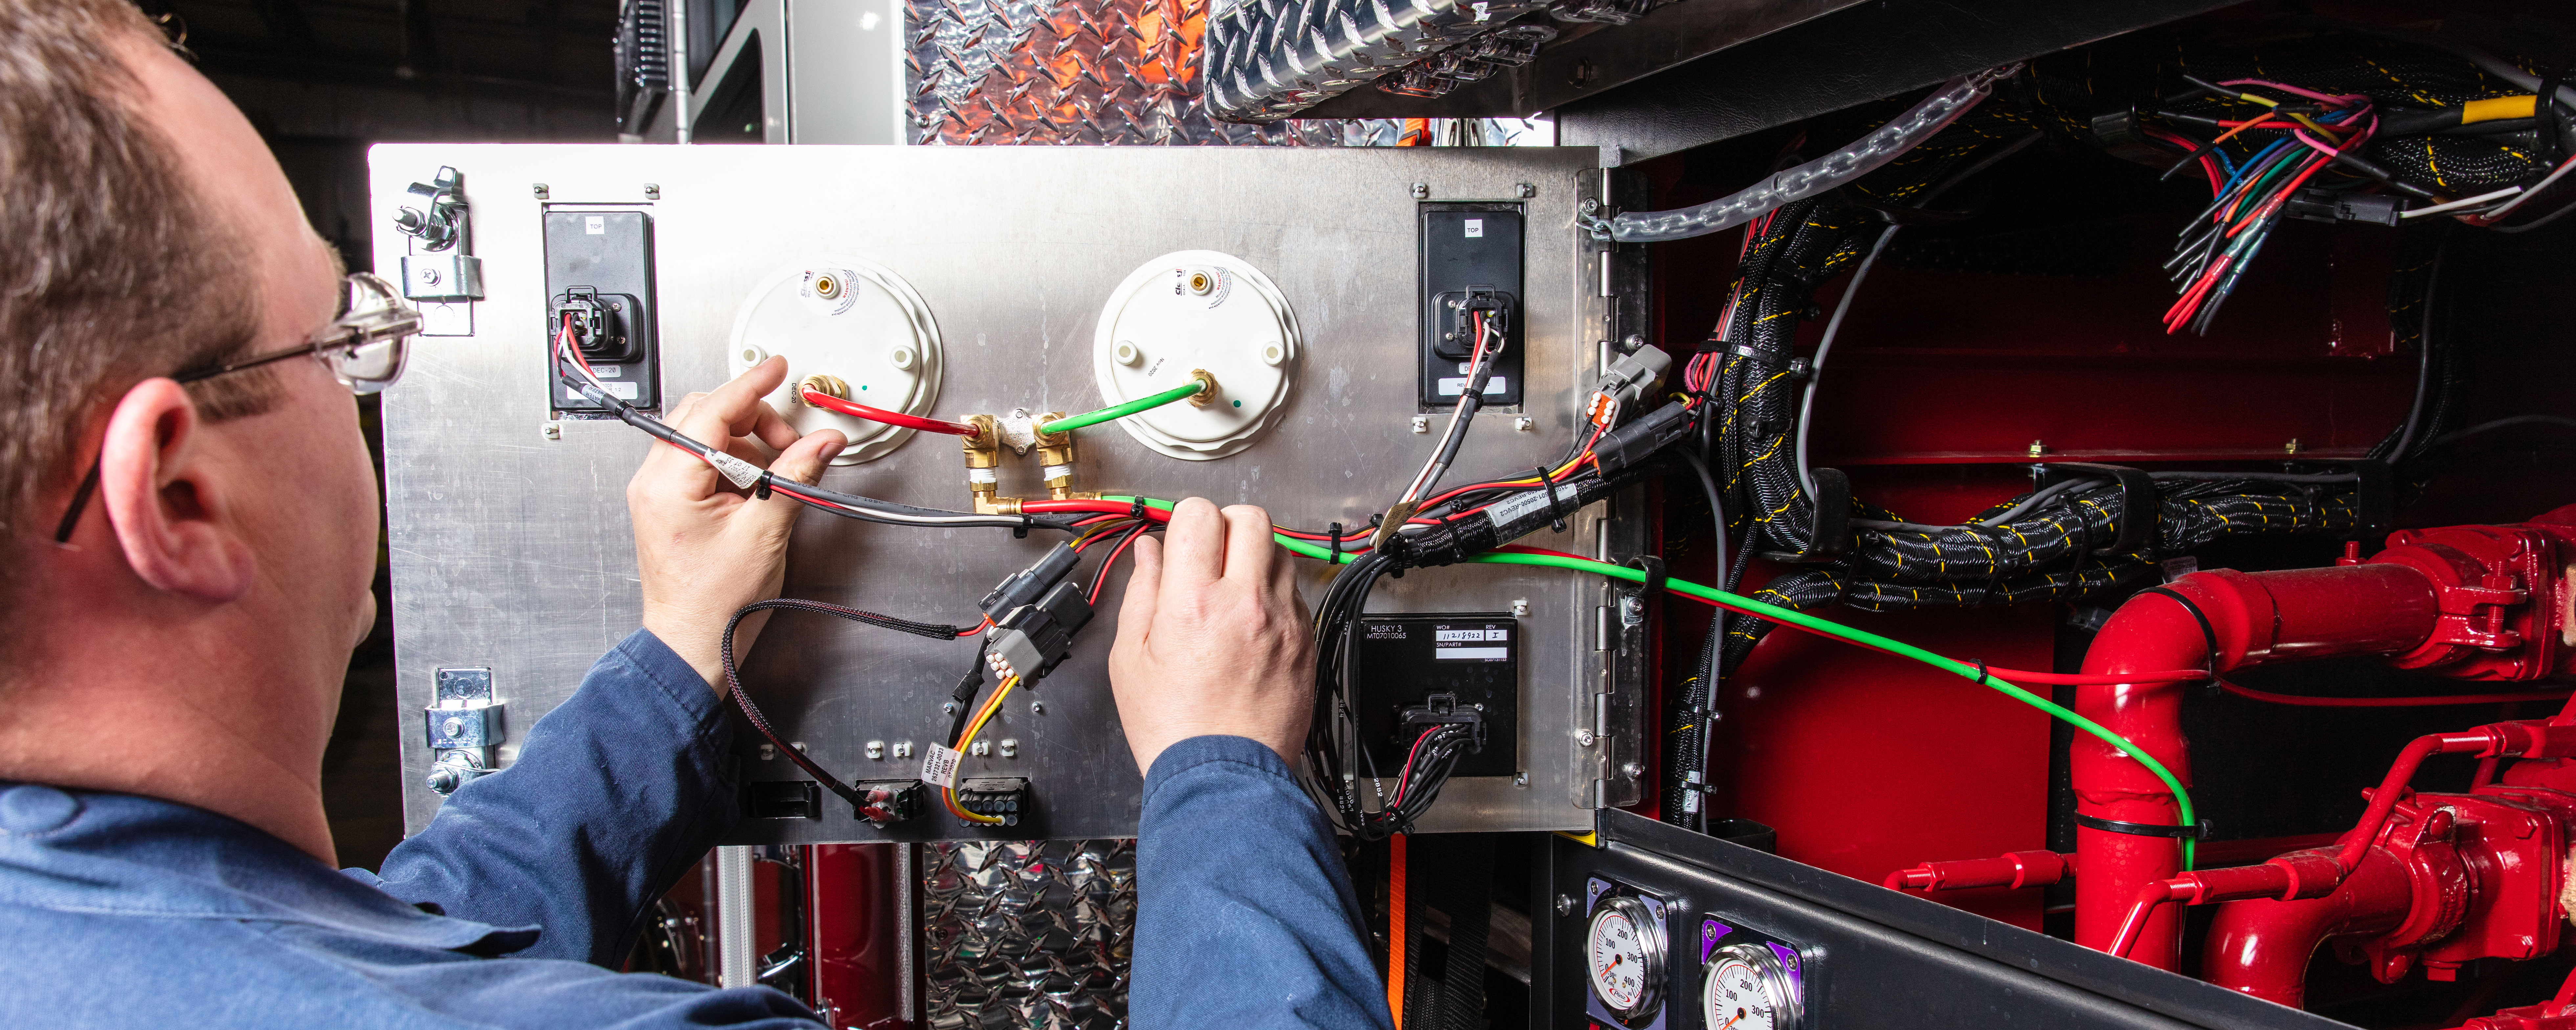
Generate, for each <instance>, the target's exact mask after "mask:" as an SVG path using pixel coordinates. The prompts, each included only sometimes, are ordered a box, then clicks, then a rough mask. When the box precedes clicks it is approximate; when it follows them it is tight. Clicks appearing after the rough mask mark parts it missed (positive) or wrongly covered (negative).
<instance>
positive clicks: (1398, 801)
mask: <svg viewBox="0 0 2576 1030" xmlns="http://www.w3.org/2000/svg"><path fill="white" fill-rule="evenodd" d="M1438 732H1440V727H1438V726H1434V727H1431V728H1430V729H1427V730H1424V731H1422V735H1421V736H1419V737H1415V738H1413V750H1411V751H1407V752H1405V753H1404V765H1403V766H1402V767H1401V768H1399V769H1397V770H1396V777H1397V779H1396V781H1395V800H1392V801H1389V802H1387V803H1386V807H1387V808H1388V809H1389V810H1393V809H1397V808H1402V807H1404V792H1405V790H1406V789H1407V788H1410V787H1412V786H1413V777H1412V776H1409V775H1406V774H1407V773H1410V772H1411V771H1412V770H1413V759H1414V758H1415V756H1418V755H1420V754H1421V753H1422V742H1423V741H1426V740H1430V739H1431V735H1432V734H1434V733H1438Z"/></svg>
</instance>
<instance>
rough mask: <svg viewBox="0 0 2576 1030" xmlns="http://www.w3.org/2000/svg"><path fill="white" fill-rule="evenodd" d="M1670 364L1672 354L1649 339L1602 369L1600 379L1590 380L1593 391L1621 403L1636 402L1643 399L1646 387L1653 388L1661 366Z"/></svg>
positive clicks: (1669, 366)
mask: <svg viewBox="0 0 2576 1030" xmlns="http://www.w3.org/2000/svg"><path fill="white" fill-rule="evenodd" d="M1671 367H1673V356H1672V355H1670V354H1666V353H1664V350H1663V348H1661V347H1657V346H1655V345H1653V344H1651V343H1650V344H1647V345H1645V346H1643V347H1639V348H1637V350H1636V353H1633V354H1628V355H1625V356H1623V357H1621V358H1620V359H1619V360H1617V361H1614V362H1611V363H1610V367H1609V368H1607V369H1605V370H1603V371H1602V373H1601V381H1600V382H1598V383H1595V384H1593V387H1592V392H1593V393H1594V394H1596V395H1599V396H1603V397H1608V398H1610V399H1612V400H1615V401H1617V402H1619V403H1620V404H1622V405H1628V404H1635V403H1637V402H1638V401H1640V400H1643V399H1645V396H1646V391H1647V390H1650V389H1653V388H1654V385H1655V381H1656V380H1658V379H1661V378H1663V376H1664V370H1665V369H1668V368H1671Z"/></svg>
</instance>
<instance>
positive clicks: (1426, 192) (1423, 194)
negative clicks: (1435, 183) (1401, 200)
mask: <svg viewBox="0 0 2576 1030" xmlns="http://www.w3.org/2000/svg"><path fill="white" fill-rule="evenodd" d="M1413 199H1415V200H1429V199H1431V184H1430V183H1427V182H1417V183H1414V184H1413Z"/></svg>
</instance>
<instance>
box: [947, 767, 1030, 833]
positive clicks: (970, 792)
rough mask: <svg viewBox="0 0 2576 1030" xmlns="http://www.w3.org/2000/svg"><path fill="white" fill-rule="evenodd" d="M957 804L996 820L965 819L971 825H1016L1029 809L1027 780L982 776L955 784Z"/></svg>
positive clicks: (1014, 777) (1013, 777)
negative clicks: (976, 820)
mask: <svg viewBox="0 0 2576 1030" xmlns="http://www.w3.org/2000/svg"><path fill="white" fill-rule="evenodd" d="M957 807H959V808H962V809H965V810H966V811H968V812H972V813H974V814H976V815H980V816H984V817H986V818H989V819H999V820H1001V821H1000V822H967V823H966V825H968V826H971V827H991V826H1018V825H1019V824H1020V815H1021V813H1023V812H1026V811H1028V808H1029V781H1028V780H1026V779H1023V778H1021V777H1017V776H984V777H977V778H975V779H971V780H967V781H965V782H962V783H959V784H958V785H957Z"/></svg>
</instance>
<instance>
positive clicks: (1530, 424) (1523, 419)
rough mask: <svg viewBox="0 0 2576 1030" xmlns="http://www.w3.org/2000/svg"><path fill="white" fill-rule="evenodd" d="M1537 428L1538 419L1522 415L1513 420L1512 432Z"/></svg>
mask: <svg viewBox="0 0 2576 1030" xmlns="http://www.w3.org/2000/svg"><path fill="white" fill-rule="evenodd" d="M1537 428H1538V420H1537V419H1534V418H1531V417H1529V416H1527V415H1522V416H1520V417H1519V418H1515V419H1513V420H1512V432H1515V433H1526V432H1529V431H1530V430H1533V429H1537Z"/></svg>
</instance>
